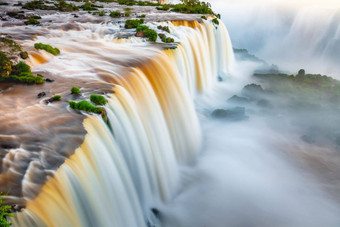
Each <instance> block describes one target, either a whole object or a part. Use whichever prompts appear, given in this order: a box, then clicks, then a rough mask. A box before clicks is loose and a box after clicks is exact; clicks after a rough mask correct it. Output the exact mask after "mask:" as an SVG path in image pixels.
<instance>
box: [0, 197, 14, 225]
mask: <svg viewBox="0 0 340 227" xmlns="http://www.w3.org/2000/svg"><path fill="white" fill-rule="evenodd" d="M3 199H4V196H3V195H2V194H0V226H1V227H9V226H11V225H12V223H11V222H8V221H7V219H6V217H14V215H13V214H11V210H12V207H11V206H9V205H4V204H3Z"/></svg>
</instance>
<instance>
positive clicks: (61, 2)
mask: <svg viewBox="0 0 340 227" xmlns="http://www.w3.org/2000/svg"><path fill="white" fill-rule="evenodd" d="M45 3H46V2H44V1H42V0H34V1H30V2H27V3H25V4H24V5H23V6H22V8H24V9H28V10H35V9H41V10H58V11H61V12H72V11H77V10H78V6H75V5H73V4H70V3H67V2H66V1H65V0H58V2H57V3H54V5H51V4H45Z"/></svg>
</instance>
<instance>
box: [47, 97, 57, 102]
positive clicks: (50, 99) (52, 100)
mask: <svg viewBox="0 0 340 227" xmlns="http://www.w3.org/2000/svg"><path fill="white" fill-rule="evenodd" d="M54 101H56V100H54V98H53V97H52V98H49V99H45V100H44V102H45V103H46V104H49V103H52V102H54Z"/></svg>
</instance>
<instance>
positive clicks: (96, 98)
mask: <svg viewBox="0 0 340 227" xmlns="http://www.w3.org/2000/svg"><path fill="white" fill-rule="evenodd" d="M90 100H91V102H93V103H94V104H96V105H105V104H106V103H107V100H106V99H105V97H104V96H101V95H91V96H90Z"/></svg>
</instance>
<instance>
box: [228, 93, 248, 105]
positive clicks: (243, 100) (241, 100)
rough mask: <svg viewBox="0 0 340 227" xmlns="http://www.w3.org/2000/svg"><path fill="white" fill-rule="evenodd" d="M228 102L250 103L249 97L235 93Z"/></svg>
mask: <svg viewBox="0 0 340 227" xmlns="http://www.w3.org/2000/svg"><path fill="white" fill-rule="evenodd" d="M227 102H230V103H238V104H247V103H249V99H247V98H244V97H240V96H237V95H233V96H232V97H230V98H229V99H228V100H227Z"/></svg>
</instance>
